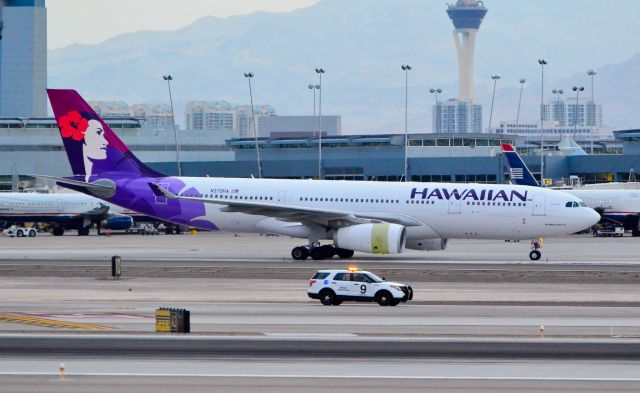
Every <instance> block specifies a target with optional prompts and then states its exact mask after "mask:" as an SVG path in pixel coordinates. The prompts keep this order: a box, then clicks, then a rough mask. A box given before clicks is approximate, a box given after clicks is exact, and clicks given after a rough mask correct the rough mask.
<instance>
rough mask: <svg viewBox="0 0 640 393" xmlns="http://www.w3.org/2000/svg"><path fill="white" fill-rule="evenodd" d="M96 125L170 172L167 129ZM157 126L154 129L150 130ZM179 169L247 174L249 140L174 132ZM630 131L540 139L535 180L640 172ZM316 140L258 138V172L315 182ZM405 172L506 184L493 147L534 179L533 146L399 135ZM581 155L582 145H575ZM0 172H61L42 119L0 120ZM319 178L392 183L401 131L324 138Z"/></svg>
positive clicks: (64, 166) (55, 137)
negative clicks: (509, 153) (508, 153)
mask: <svg viewBox="0 0 640 393" xmlns="http://www.w3.org/2000/svg"><path fill="white" fill-rule="evenodd" d="M105 120H106V122H107V123H108V124H109V125H110V126H111V127H112V128H113V130H114V131H115V132H116V133H117V134H118V135H119V136H120V137H121V138H122V139H123V141H124V142H125V143H126V144H127V145H128V146H129V147H130V148H131V150H132V151H133V152H134V153H135V154H136V155H137V156H138V157H139V158H140V159H141V160H142V161H144V162H146V163H148V164H149V165H151V166H152V167H154V168H156V169H158V170H160V171H161V172H164V173H167V174H177V164H176V150H175V142H174V137H173V131H172V129H171V127H165V126H163V125H162V124H161V123H158V122H146V121H145V120H144V119H141V118H134V117H132V118H120V117H119V118H106V119H105ZM159 124H160V125H159ZM178 141H179V144H180V157H181V161H182V162H181V166H182V172H183V174H184V175H186V176H211V177H215V176H221V177H250V176H257V173H258V171H257V166H256V151H255V147H256V146H255V145H256V143H255V139H254V138H234V137H233V132H232V131H228V132H212V131H207V130H185V129H180V130H178ZM638 141H640V131H637V130H627V131H616V132H615V138H614V139H611V140H604V141H597V142H596V143H595V145H594V154H593V155H590V154H584V152H583V154H580V155H575V153H574V152H569V153H567V152H566V151H563V149H562V145H561V139H560V137H558V138H557V139H552V137H549V138H545V158H544V159H545V168H546V169H545V178H550V179H553V180H554V181H556V182H558V181H560V180H564V181H567V180H568V178H569V176H571V175H575V176H578V177H580V178H581V179H582V180H583V182H585V183H592V182H607V181H625V180H626V179H628V177H629V173H630V172H632V171H633V170H635V169H636V168H638V167H640V165H638V163H640V144H639V143H638ZM319 142H320V141H319V139H318V138H317V137H315V136H314V135H313V134H312V133H310V134H306V136H305V134H300V135H299V136H298V137H287V138H282V137H261V138H259V148H260V155H261V159H262V173H263V176H264V177H270V178H317V177H318V145H319ZM408 142H409V143H408V144H409V147H408V163H409V168H408V171H409V176H410V178H411V180H414V181H423V182H427V181H443V182H479V183H503V182H506V181H508V177H507V172H506V170H505V167H504V162H503V160H502V157H501V155H500V144H501V143H510V144H513V145H515V146H516V147H518V150H519V151H520V153H521V154H522V155H523V156H524V160H525V162H526V163H527V165H528V166H529V168H530V169H531V171H532V172H534V174H535V175H539V170H540V169H539V168H540V156H539V140H538V139H537V138H528V137H525V136H522V135H513V134H488V133H475V134H456V133H450V134H442V133H441V134H435V133H424V134H409V141H408ZM578 142H579V144H580V145H581V146H583V147H584V150H586V151H589V147H590V146H589V143H590V142H589V141H588V140H578ZM0 151H2V154H0V176H2V179H3V180H2V183H3V189H7V187H10V184H11V177H12V176H13V175H14V174H17V175H21V176H24V175H29V174H43V175H53V176H66V175H70V174H71V169H70V167H69V163H68V160H67V158H66V155H65V152H64V149H63V147H62V141H61V138H60V136H59V131H58V129H57V126H56V124H55V120H54V119H51V118H2V119H0ZM322 157H323V160H322V176H323V177H324V178H325V179H336V180H365V181H398V180H401V179H402V172H403V163H404V135H403V134H385V135H371V134H368V135H330V136H324V137H323V138H322Z"/></svg>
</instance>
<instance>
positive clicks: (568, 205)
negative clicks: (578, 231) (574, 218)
mask: <svg viewBox="0 0 640 393" xmlns="http://www.w3.org/2000/svg"><path fill="white" fill-rule="evenodd" d="M572 204H573V202H567V204H566V205H564V206H565V207H571V205H572Z"/></svg>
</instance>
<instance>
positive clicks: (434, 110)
mask: <svg viewBox="0 0 640 393" xmlns="http://www.w3.org/2000/svg"><path fill="white" fill-rule="evenodd" d="M429 93H431V94H434V95H435V96H436V106H435V108H434V109H433V118H434V119H435V124H434V126H435V127H434V128H435V130H433V131H434V132H438V130H439V129H440V127H438V94H440V93H442V89H440V88H438V89H429Z"/></svg>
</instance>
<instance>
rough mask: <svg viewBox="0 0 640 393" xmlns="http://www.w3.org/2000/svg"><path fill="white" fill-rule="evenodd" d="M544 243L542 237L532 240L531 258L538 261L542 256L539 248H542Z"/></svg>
mask: <svg viewBox="0 0 640 393" xmlns="http://www.w3.org/2000/svg"><path fill="white" fill-rule="evenodd" d="M542 243H543V240H542V238H540V239H536V240H532V241H531V252H530V253H529V258H531V260H532V261H537V260H539V259H540V257H541V256H542V253H541V252H540V251H538V249H540V248H542Z"/></svg>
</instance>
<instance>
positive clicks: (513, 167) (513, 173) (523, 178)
mask: <svg viewBox="0 0 640 393" xmlns="http://www.w3.org/2000/svg"><path fill="white" fill-rule="evenodd" d="M500 148H501V149H502V155H504V156H505V157H506V158H507V162H508V163H509V165H508V166H509V178H510V180H511V184H516V185H519V186H533V187H540V184H539V183H538V181H537V180H536V179H535V178H534V177H533V175H532V174H531V171H530V170H529V168H527V165H526V164H525V163H524V161H522V158H520V155H519V154H518V152H516V149H514V148H513V146H511V145H509V144H507V143H503V144H502V145H500Z"/></svg>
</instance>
